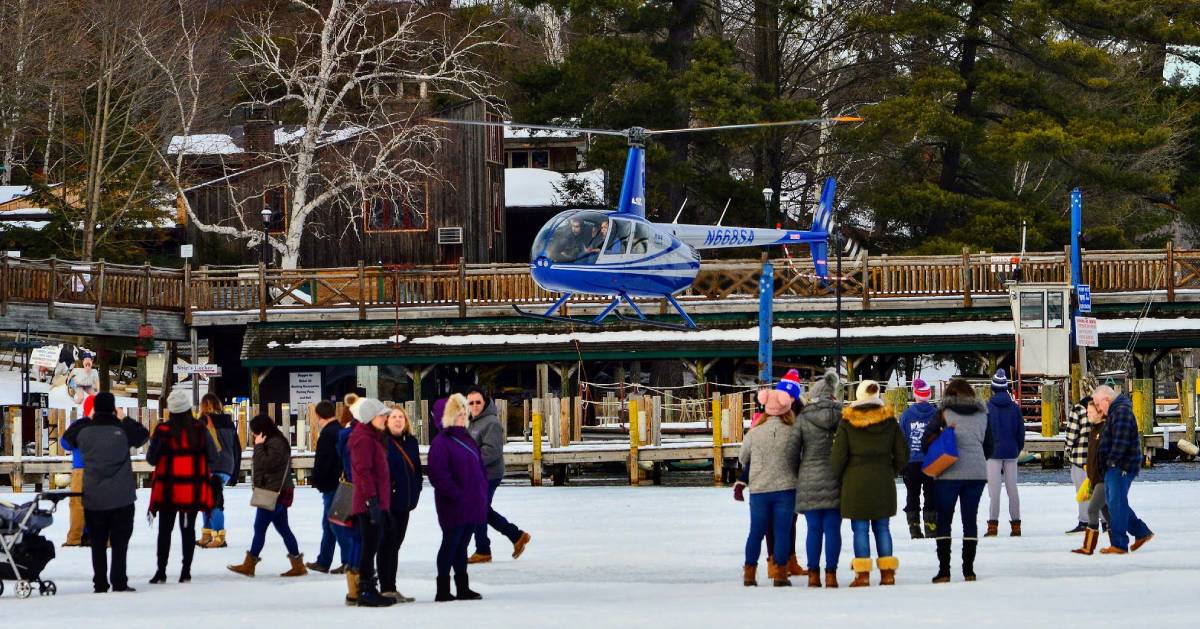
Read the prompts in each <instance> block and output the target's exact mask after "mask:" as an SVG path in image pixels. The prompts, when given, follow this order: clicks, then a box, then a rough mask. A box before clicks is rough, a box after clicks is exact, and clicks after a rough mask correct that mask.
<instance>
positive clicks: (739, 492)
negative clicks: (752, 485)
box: [733, 481, 746, 502]
mask: <svg viewBox="0 0 1200 629" xmlns="http://www.w3.org/2000/svg"><path fill="white" fill-rule="evenodd" d="M745 491H746V483H743V482H742V481H738V482H736V483H734V484H733V499H734V500H736V501H738V502H745V501H746V495H745V493H744V492H745Z"/></svg>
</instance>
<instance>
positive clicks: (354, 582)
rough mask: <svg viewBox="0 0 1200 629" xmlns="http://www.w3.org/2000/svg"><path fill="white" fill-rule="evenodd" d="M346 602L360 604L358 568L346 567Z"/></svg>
mask: <svg viewBox="0 0 1200 629" xmlns="http://www.w3.org/2000/svg"><path fill="white" fill-rule="evenodd" d="M346 591H347V592H348V594H346V604H347V605H358V569H357V568H350V567H347V568H346Z"/></svg>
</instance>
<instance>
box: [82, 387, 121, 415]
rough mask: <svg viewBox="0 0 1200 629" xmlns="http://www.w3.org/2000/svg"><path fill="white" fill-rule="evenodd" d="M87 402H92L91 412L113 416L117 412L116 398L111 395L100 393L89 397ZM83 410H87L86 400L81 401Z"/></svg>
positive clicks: (106, 392)
mask: <svg viewBox="0 0 1200 629" xmlns="http://www.w3.org/2000/svg"><path fill="white" fill-rule="evenodd" d="M88 400H92V410H93V411H94V412H96V413H107V414H110V415H111V414H113V413H115V412H117V398H115V397H113V394H112V393H109V392H108V391H102V392H100V393H97V394H96V395H93V396H91V397H90V398H88ZM83 410H84V411H86V410H87V400H84V401H83Z"/></svg>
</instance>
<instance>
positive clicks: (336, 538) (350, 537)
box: [317, 490, 358, 568]
mask: <svg viewBox="0 0 1200 629" xmlns="http://www.w3.org/2000/svg"><path fill="white" fill-rule="evenodd" d="M336 493H337V491H336V490H335V491H325V492H321V503H322V504H323V505H324V508H323V509H322V510H321V550H320V551H319V552H318V553H317V563H318V564H320V565H322V566H325V567H326V568H329V567H332V566H333V547H334V545H335V544H336V545H337V547H338V549H339V550H340V551H341V552H340V553H339V554H338V557H339V558H340V559H341V561H342V565H343V566H356V565H358V564H357V563H353V562H352V560H353V559H354V558H353V557H351V550H353V547H354V529H353V528H351V527H348V526H339V525H337V524H334V523H333V522H330V521H329V508H330V507H331V506H333V495H334V494H336Z"/></svg>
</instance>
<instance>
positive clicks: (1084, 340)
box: [1075, 317, 1100, 347]
mask: <svg viewBox="0 0 1200 629" xmlns="http://www.w3.org/2000/svg"><path fill="white" fill-rule="evenodd" d="M1075 344H1076V345H1078V346H1079V347H1100V334H1099V333H1098V332H1097V331H1096V318H1095V317H1075Z"/></svg>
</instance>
